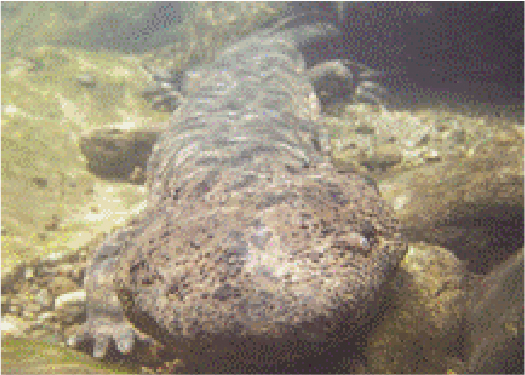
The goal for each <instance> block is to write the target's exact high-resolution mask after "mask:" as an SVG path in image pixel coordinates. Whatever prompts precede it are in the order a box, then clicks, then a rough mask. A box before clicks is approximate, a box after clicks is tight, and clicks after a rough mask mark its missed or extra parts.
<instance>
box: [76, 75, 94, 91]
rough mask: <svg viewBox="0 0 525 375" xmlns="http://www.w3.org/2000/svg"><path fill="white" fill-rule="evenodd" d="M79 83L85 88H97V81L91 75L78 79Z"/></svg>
mask: <svg viewBox="0 0 525 375" xmlns="http://www.w3.org/2000/svg"><path fill="white" fill-rule="evenodd" d="M77 82H78V83H79V84H80V85H81V86H84V87H89V88H93V87H96V86H97V81H96V79H95V77H94V76H92V75H91V74H83V75H81V76H78V77H77Z"/></svg>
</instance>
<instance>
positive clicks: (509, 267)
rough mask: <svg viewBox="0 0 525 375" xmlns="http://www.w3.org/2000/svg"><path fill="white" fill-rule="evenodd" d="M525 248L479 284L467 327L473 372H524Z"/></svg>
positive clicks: (472, 302)
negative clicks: (524, 279) (524, 287)
mask: <svg viewBox="0 0 525 375" xmlns="http://www.w3.org/2000/svg"><path fill="white" fill-rule="evenodd" d="M523 266H524V262H523V249H521V250H520V252H519V253H518V254H516V255H515V256H513V257H512V258H510V259H508V260H507V261H506V262H505V263H503V264H501V265H500V266H499V267H497V268H496V269H494V270H493V271H492V272H491V273H490V274H489V275H487V276H486V277H485V278H482V279H481V280H480V282H479V283H477V284H476V285H475V286H476V288H475V293H473V296H472V298H471V301H470V308H469V309H468V315H467V316H468V319H467V324H468V326H467V330H468V332H469V333H470V334H469V346H470V351H469V356H468V366H467V371H468V372H469V373H471V374H482V373H483V374H484V373H489V374H523V372H524V366H523V358H524V351H523V329H524V327H523V304H524V299H523Z"/></svg>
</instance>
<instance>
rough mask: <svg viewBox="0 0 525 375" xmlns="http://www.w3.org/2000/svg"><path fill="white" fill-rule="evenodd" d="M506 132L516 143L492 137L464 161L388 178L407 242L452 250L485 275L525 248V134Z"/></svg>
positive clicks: (385, 184) (386, 192) (385, 188)
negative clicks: (524, 197)
mask: <svg viewBox="0 0 525 375" xmlns="http://www.w3.org/2000/svg"><path fill="white" fill-rule="evenodd" d="M506 132H508V133H509V135H508V136H506V137H505V139H507V140H510V139H513V140H514V141H513V142H512V143H511V144H509V143H508V142H506V143H504V144H502V143H501V142H500V141H498V140H494V138H493V139H492V140H490V139H489V140H487V141H486V142H484V144H480V145H478V146H477V147H476V148H475V150H474V151H473V152H471V153H469V154H468V155H467V156H465V157H463V158H458V159H457V160H454V161H448V162H444V163H438V162H435V163H433V164H428V165H425V166H422V167H419V168H414V169H413V170H410V171H408V172H405V173H402V174H399V175H396V176H395V177H393V178H389V179H386V178H385V179H383V181H382V183H381V184H380V185H379V188H380V190H381V192H382V194H383V196H384V197H385V199H387V200H389V201H390V202H391V203H392V205H393V206H395V207H396V212H397V214H398V217H399V218H400V220H401V221H402V222H403V223H404V226H405V234H406V235H407V237H408V238H410V239H411V240H414V241H426V242H430V243H434V244H439V245H441V246H444V247H446V248H448V249H451V250H453V251H454V252H455V253H456V254H457V256H458V257H459V258H460V259H464V260H468V261H469V266H468V268H469V270H471V271H473V272H476V273H480V274H484V273H487V272H488V271H490V269H492V268H493V267H494V266H495V265H497V264H499V263H501V262H502V261H504V260H505V259H507V258H508V256H509V255H510V254H512V253H514V252H515V251H517V250H518V249H519V248H520V247H521V246H523V135H522V132H520V131H518V130H517V129H515V128H508V129H507V130H506ZM502 137H503V136H502V135H499V136H498V138H497V139H502Z"/></svg>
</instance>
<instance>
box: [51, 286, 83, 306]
mask: <svg viewBox="0 0 525 375" xmlns="http://www.w3.org/2000/svg"><path fill="white" fill-rule="evenodd" d="M85 303H86V292H85V291H84V290H78V291H76V292H71V293H67V294H63V295H61V296H58V297H57V298H56V299H55V311H60V310H65V309H67V308H69V307H70V306H80V305H81V306H83V305H84V304H85Z"/></svg>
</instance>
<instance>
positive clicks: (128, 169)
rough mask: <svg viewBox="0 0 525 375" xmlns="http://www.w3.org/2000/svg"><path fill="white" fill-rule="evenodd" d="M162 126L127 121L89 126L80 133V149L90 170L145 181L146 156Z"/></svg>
mask: <svg viewBox="0 0 525 375" xmlns="http://www.w3.org/2000/svg"><path fill="white" fill-rule="evenodd" d="M162 130H163V127H162V126H151V127H148V128H140V127H136V125H135V124H130V123H124V124H119V125H112V126H109V127H104V128H98V129H93V130H89V131H88V132H86V133H84V134H83V135H82V136H81V140H80V149H81V151H82V154H83V155H84V156H85V157H86V158H87V159H88V169H89V170H90V172H92V173H94V174H96V175H99V176H100V177H103V178H108V179H114V180H115V179H116V180H127V181H130V182H134V183H143V182H144V174H140V175H137V173H138V172H137V170H138V169H140V170H145V168H146V164H147V160H148V157H149V155H150V154H151V150H152V149H153V145H154V143H155V142H156V141H157V137H158V135H159V133H160V132H161V131H162Z"/></svg>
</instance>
